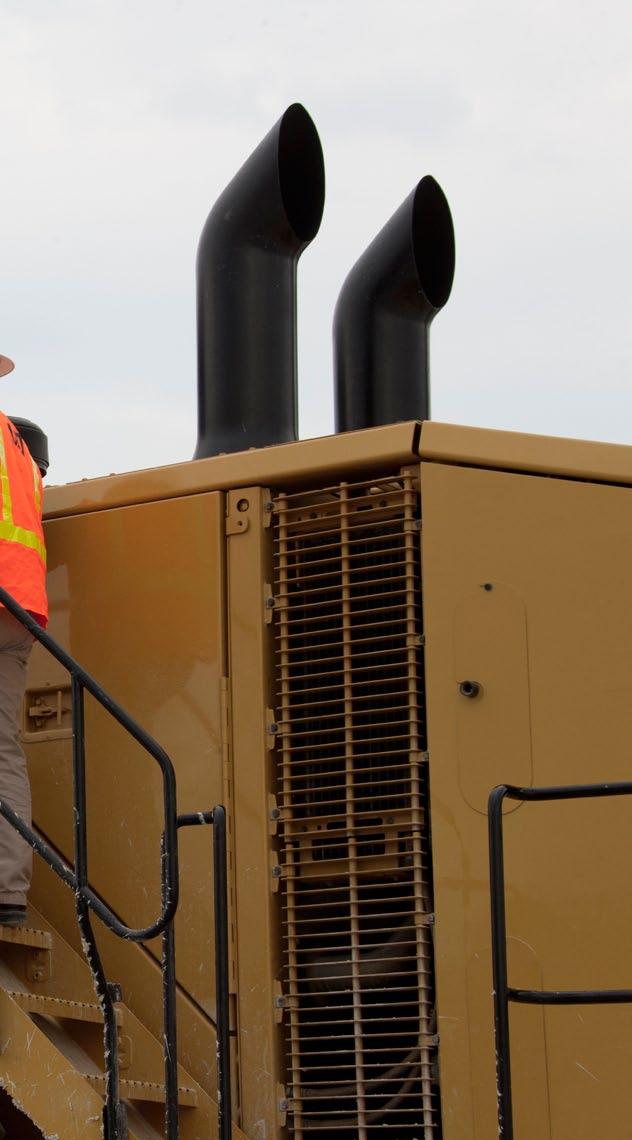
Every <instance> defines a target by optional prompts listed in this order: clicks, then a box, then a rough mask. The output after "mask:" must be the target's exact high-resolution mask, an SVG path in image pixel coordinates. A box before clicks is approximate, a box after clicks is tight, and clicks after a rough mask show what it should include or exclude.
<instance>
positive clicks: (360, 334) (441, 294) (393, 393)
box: [334, 175, 455, 432]
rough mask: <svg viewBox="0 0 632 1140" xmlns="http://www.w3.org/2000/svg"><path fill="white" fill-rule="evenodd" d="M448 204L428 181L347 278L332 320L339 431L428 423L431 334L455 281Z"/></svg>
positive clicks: (428, 177) (406, 204) (426, 180)
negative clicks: (429, 338)
mask: <svg viewBox="0 0 632 1140" xmlns="http://www.w3.org/2000/svg"><path fill="white" fill-rule="evenodd" d="M454 259H455V254H454V228H453V225H452V216H451V214H450V207H449V206H448V202H447V199H446V197H445V195H444V193H443V191H442V189H441V187H440V186H439V184H438V182H435V180H434V178H432V177H430V175H427V176H426V177H425V178H422V180H421V182H419V183H418V184H417V186H416V187H415V189H414V190H413V192H412V194H410V195H409V196H408V198H406V200H405V201H404V202H403V203H402V205H401V206H400V207H399V209H398V210H397V211H396V212H395V213H394V214H393V216H392V218H391V219H390V221H388V222H387V223H386V225H385V226H384V228H383V229H382V230H381V231H380V233H379V234H378V235H377V237H376V238H375V239H374V240H373V241H372V242H371V244H370V246H369V247H368V249H367V250H366V251H365V252H364V253H363V254H362V257H360V259H359V260H358V261H357V262H356V264H355V265H354V267H353V269H352V270H351V272H350V273H349V275H348V277H347V279H346V281H345V283H344V285H343V287H342V290H341V292H340V296H339V298H338V302H337V304H336V311H335V315H334V385H335V404H336V431H338V432H342V431H355V430H357V429H359V428H366V427H375V426H378V425H380V424H390V423H398V422H399V421H401V420H416V419H428V418H429V416H430V392H429V371H428V330H429V328H430V324H431V322H432V320H433V319H434V317H435V316H436V314H437V313H438V312H439V309H441V308H443V306H444V305H445V303H446V301H447V300H448V297H449V296H450V291H451V289H452V281H453V278H454Z"/></svg>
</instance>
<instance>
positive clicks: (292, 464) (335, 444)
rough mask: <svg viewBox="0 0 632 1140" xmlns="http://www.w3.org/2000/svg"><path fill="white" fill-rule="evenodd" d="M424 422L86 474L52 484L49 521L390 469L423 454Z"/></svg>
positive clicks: (47, 509)
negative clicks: (207, 493) (94, 476)
mask: <svg viewBox="0 0 632 1140" xmlns="http://www.w3.org/2000/svg"><path fill="white" fill-rule="evenodd" d="M419 426H420V425H419V424H418V423H415V422H412V423H402V424H388V425H387V426H385V427H378V428H371V429H370V430H367V431H352V432H345V433H344V434H343V435H335V436H326V437H324V438H322V439H306V440H301V441H300V442H296V443H283V444H279V445H278V446H276V447H262V448H252V449H251V450H250V451H240V452H237V453H235V454H234V455H216V456H214V457H213V458H211V459H198V460H196V461H195V462H194V463H176V464H173V465H172V466H169V467H154V468H153V469H151V470H149V471H134V472H131V473H128V474H125V475H108V476H107V477H105V478H102V479H83V480H82V481H81V482H78V483H68V484H66V485H65V486H61V487H48V488H47V489H46V492H45V495H44V512H45V517H46V518H57V517H60V516H62V515H68V514H77V513H82V512H84V511H92V510H104V509H106V508H109V507H120V506H128V505H132V504H135V503H142V502H155V501H158V500H160V499H172V498H174V497H175V496H178V495H197V494H201V493H202V492H204V491H226V490H229V489H230V488H232V487H243V486H244V485H247V486H255V485H261V486H265V487H276V486H281V487H282V486H284V485H285V484H287V483H291V484H292V485H296V484H299V483H305V482H306V481H309V482H312V483H313V482H315V481H320V482H321V483H322V484H323V485H326V484H327V483H328V482H331V481H335V480H336V479H338V477H339V473H340V471H341V469H344V470H345V472H346V473H347V477H349V476H350V475H351V474H357V475H360V474H361V473H362V472H363V471H364V472H368V473H370V474H371V475H375V476H377V475H380V474H385V473H386V472H388V471H390V470H393V469H397V467H400V466H401V465H402V464H404V463H410V462H411V460H414V459H416V457H417V444H418V441H419Z"/></svg>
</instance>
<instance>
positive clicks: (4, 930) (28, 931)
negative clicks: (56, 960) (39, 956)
mask: <svg viewBox="0 0 632 1140" xmlns="http://www.w3.org/2000/svg"><path fill="white" fill-rule="evenodd" d="M1 942H8V943H11V945H13V946H29V947H31V949H33V950H52V947H53V936H52V934H50V932H49V931H48V930H37V929H35V928H34V927H31V926H2V925H1V924H0V943H1Z"/></svg>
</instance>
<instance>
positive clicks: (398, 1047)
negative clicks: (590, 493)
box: [273, 471, 441, 1140]
mask: <svg viewBox="0 0 632 1140" xmlns="http://www.w3.org/2000/svg"><path fill="white" fill-rule="evenodd" d="M273 509H274V558H275V584H274V594H275V654H276V670H277V697H278V706H277V721H278V738H277V740H278V743H277V753H276V755H277V765H278V769H277V775H278V780H277V795H278V804H279V808H280V818H281V823H280V846H281V866H282V923H283V947H284V963H285V967H284V968H285V977H284V979H283V987H284V992H285V1009H286V1012H285V1015H284V1020H285V1028H286V1055H287V1066H288V1074H287V1077H288V1103H289V1126H290V1130H291V1132H292V1134H293V1135H294V1136H296V1137H302V1136H306V1135H309V1134H311V1133H314V1132H320V1133H324V1134H329V1135H335V1136H336V1137H340V1138H341V1140H342V1138H345V1140H352V1138H358V1140H373V1138H374V1137H378V1136H380V1137H382V1136H384V1135H385V1134H388V1135H392V1136H397V1137H399V1138H402V1140H405V1138H406V1137H409V1138H413V1137H415V1138H416V1140H438V1138H439V1136H440V1133H441V1126H440V1117H439V1106H438V1094H437V1083H436V1081H437V1073H436V1053H437V1038H436V1036H435V1034H436V1026H435V1014H434V984H433V978H434V971H433V947H432V931H431V924H432V917H433V916H432V873H431V865H430V844H429V818H428V811H427V770H426V764H425V761H424V752H425V747H426V742H425V716H424V690H423V648H422V644H423V637H422V616H421V582H420V557H419V548H420V543H419V527H420V523H419V495H418V487H417V481H416V472H414V471H410V472H409V471H405V472H403V473H400V474H399V475H397V477H394V478H390V479H380V480H377V481H375V482H374V483H362V484H346V483H341V484H339V485H337V486H335V487H331V488H327V489H321V490H318V491H311V492H307V493H306V492H303V493H299V494H288V495H285V494H281V495H278V496H277V497H276V498H275V500H274V504H273Z"/></svg>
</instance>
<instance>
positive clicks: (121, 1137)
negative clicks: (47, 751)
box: [71, 673, 127, 1140]
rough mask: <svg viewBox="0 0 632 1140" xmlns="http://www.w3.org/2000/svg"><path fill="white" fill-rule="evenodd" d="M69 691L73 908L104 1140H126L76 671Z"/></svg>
mask: <svg viewBox="0 0 632 1140" xmlns="http://www.w3.org/2000/svg"><path fill="white" fill-rule="evenodd" d="M71 692H72V772H73V797H74V816H75V820H74V850H75V876H76V880H77V888H76V891H75V908H76V911H77V922H78V924H79V930H80V933H81V937H82V939H83V943H84V948H85V955H86V958H87V960H88V965H89V967H90V971H91V973H92V979H93V982H94V988H95V990H96V995H97V999H98V1001H99V1005H100V1006H101V1009H102V1011H103V1044H104V1054H105V1107H104V1133H105V1137H106V1140H127V1121H126V1115H127V1114H126V1112H125V1106H124V1105H122V1104H121V1102H120V1098H119V1063H118V1033H117V1027H116V1011H115V1009H114V1002H113V1001H112V995H111V993H110V990H109V987H108V984H107V979H106V976H105V971H104V969H103V964H102V962H101V955H100V954H99V949H98V946H97V942H96V938H95V936H94V931H93V929H92V923H91V921H90V908H89V906H88V903H87V902H86V899H85V897H84V894H83V892H84V890H85V888H86V887H87V886H88V837H87V797H86V757H85V723H84V703H83V686H82V684H81V681H80V679H79V678H78V677H77V676H76V674H75V673H72V674H71Z"/></svg>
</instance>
